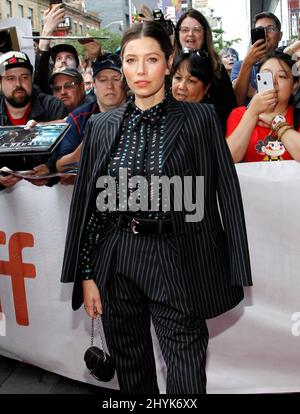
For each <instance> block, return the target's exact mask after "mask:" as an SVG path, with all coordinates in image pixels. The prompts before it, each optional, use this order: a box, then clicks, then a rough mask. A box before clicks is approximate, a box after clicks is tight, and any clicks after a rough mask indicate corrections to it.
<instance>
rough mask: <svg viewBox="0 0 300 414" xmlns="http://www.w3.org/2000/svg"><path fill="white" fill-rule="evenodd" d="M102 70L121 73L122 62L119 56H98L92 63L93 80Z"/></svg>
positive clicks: (107, 54)
mask: <svg viewBox="0 0 300 414" xmlns="http://www.w3.org/2000/svg"><path fill="white" fill-rule="evenodd" d="M104 69H112V70H115V71H117V72H119V73H121V72H122V62H121V59H120V56H119V55H118V54H116V53H105V54H103V55H101V56H98V57H97V59H95V60H94V61H93V62H92V72H93V78H94V77H95V76H96V75H97V73H99V72H101V70H104Z"/></svg>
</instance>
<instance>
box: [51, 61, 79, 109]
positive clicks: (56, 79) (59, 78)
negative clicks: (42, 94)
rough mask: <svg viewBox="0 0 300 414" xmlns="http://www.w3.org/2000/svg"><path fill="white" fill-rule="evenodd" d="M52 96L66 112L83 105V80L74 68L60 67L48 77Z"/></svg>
mask: <svg viewBox="0 0 300 414" xmlns="http://www.w3.org/2000/svg"><path fill="white" fill-rule="evenodd" d="M50 87H51V90H52V94H53V96H55V97H56V98H58V99H60V100H61V101H62V102H63V104H64V105H65V107H66V108H67V110H68V112H72V111H74V109H75V108H77V107H78V106H80V105H83V104H84V103H85V99H86V94H85V90H84V83H83V78H82V75H81V73H80V72H78V70H77V69H75V68H68V67H62V68H59V69H58V70H56V71H55V72H54V73H53V74H52V75H51V76H50Z"/></svg>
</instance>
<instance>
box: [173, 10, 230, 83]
mask: <svg viewBox="0 0 300 414" xmlns="http://www.w3.org/2000/svg"><path fill="white" fill-rule="evenodd" d="M187 17H192V18H193V19H196V20H197V21H198V22H199V23H200V24H201V26H203V29H204V43H203V46H202V48H201V49H202V50H205V51H206V52H207V53H208V56H209V57H210V60H211V63H212V67H213V69H214V72H215V75H216V76H217V77H220V76H221V68H222V61H221V59H220V56H219V55H218V54H217V52H216V51H215V48H214V42H213V36H212V31H211V28H210V26H209V23H208V21H207V20H206V18H205V17H204V16H203V14H202V13H200V12H199V11H198V10H195V9H190V10H188V11H186V12H185V13H183V14H182V15H181V16H180V18H179V20H178V22H177V24H176V28H175V56H177V55H178V54H179V53H180V52H181V49H182V46H181V44H180V41H179V29H180V26H181V23H182V22H183V21H184V19H186V18H187Z"/></svg>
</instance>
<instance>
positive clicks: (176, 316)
mask: <svg viewBox="0 0 300 414" xmlns="http://www.w3.org/2000/svg"><path fill="white" fill-rule="evenodd" d="M116 232H117V233H118V241H117V243H115V252H114V254H112V255H111V256H110V261H111V260H113V265H112V263H107V260H106V259H107V256H106V257H105V256H104V257H101V256H102V255H105V253H106V252H107V248H108V247H109V246H111V239H112V238H114V239H115V237H116ZM172 237H173V236H169V235H168V236H165V235H163V236H156V235H141V234H138V235H134V234H132V233H131V232H130V231H128V230H123V229H114V230H113V231H110V232H108V235H107V237H106V238H105V240H104V241H102V245H101V246H100V248H99V249H98V257H97V264H98V266H99V265H100V269H97V273H98V274H99V275H101V273H102V271H103V272H104V273H105V272H107V269H104V268H102V269H101V263H102V266H104V267H105V266H106V267H107V266H108V267H109V269H110V270H109V271H110V273H111V274H110V276H109V278H108V282H107V283H106V285H105V288H103V289H101V288H100V292H101V300H102V305H103V316H102V321H103V327H104V331H105V335H106V341H107V345H108V348H109V351H110V353H111V355H112V356H113V358H114V360H115V363H116V371H117V376H118V380H119V385H120V390H121V392H123V393H135V394H157V393H158V392H159V390H158V385H157V379H156V369H155V359H154V353H153V344H152V337H151V331H150V326H151V319H152V323H153V326H154V328H155V332H156V335H157V338H158V341H159V344H160V347H161V351H162V354H163V357H164V360H165V363H166V366H167V393H168V394H200V393H205V390H206V374H205V362H206V350H207V345H208V330H207V326H206V322H205V320H203V319H200V318H198V317H196V316H195V314H194V312H193V310H192V309H190V307H189V306H188V305H187V301H186V299H185V293H184V288H183V281H182V276H181V274H180V271H179V267H178V265H177V262H176V260H177V255H176V247H175V243H174V239H172ZM99 255H100V257H99Z"/></svg>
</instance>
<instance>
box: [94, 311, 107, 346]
mask: <svg viewBox="0 0 300 414" xmlns="http://www.w3.org/2000/svg"><path fill="white" fill-rule="evenodd" d="M94 320H95V319H94V318H92V327H91V346H94V338H95V331H94V329H95V324H94ZM96 322H97V326H98V332H99V339H100V346H101V349H102V350H104V346H103V338H102V335H101V316H97V317H96Z"/></svg>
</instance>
